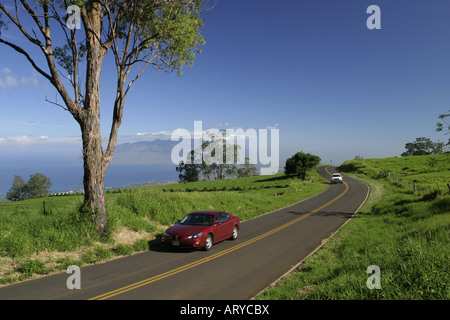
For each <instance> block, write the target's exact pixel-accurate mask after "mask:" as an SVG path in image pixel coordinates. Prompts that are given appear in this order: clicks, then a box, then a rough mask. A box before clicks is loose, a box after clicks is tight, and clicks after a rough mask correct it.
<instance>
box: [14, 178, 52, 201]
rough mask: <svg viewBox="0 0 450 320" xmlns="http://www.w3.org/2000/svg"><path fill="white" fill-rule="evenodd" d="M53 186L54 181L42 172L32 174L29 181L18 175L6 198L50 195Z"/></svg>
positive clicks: (18, 198)
mask: <svg viewBox="0 0 450 320" xmlns="http://www.w3.org/2000/svg"><path fill="white" fill-rule="evenodd" d="M51 187H52V181H51V180H50V179H49V178H47V177H46V176H45V175H43V174H41V173H36V174H32V175H31V176H30V179H29V180H28V182H25V180H23V178H22V177H21V176H17V175H16V176H14V180H13V185H12V187H11V189H10V190H9V191H8V193H7V194H6V198H7V199H8V200H11V201H22V200H26V199H29V198H40V197H44V196H46V195H48V194H49V193H50V188H51Z"/></svg>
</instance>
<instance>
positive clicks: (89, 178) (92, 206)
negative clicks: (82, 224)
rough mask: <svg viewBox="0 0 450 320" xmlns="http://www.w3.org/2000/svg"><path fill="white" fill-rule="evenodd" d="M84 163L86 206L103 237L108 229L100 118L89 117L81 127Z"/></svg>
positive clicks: (104, 165)
mask: <svg viewBox="0 0 450 320" xmlns="http://www.w3.org/2000/svg"><path fill="white" fill-rule="evenodd" d="M81 132H82V140H83V163H84V178H83V184H84V205H85V208H86V207H87V208H89V211H90V213H91V214H92V215H93V218H94V221H95V225H96V226H97V231H98V232H99V234H100V235H103V234H104V232H105V231H106V228H107V216H106V210H105V196H104V180H105V173H106V167H107V166H106V164H105V163H104V162H103V149H102V137H101V134H100V117H99V115H98V116H95V115H89V116H87V117H86V118H85V121H84V122H83V123H82V125H81Z"/></svg>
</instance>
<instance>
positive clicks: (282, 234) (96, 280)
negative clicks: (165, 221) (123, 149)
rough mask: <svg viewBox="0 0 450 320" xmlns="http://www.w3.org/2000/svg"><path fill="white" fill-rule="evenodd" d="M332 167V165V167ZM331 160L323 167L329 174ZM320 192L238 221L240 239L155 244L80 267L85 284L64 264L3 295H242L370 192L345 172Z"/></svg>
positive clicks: (300, 255) (275, 274) (312, 245)
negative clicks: (191, 247) (178, 246)
mask: <svg viewBox="0 0 450 320" xmlns="http://www.w3.org/2000/svg"><path fill="white" fill-rule="evenodd" d="M328 170H329V171H328ZM330 172H331V173H332V172H334V169H333V168H328V169H326V168H325V167H320V168H319V173H320V174H321V175H322V176H324V177H326V178H327V179H329V177H330ZM344 181H345V182H344V184H336V185H330V186H329V188H328V189H327V190H326V191H324V192H322V193H321V194H319V195H316V196H314V197H312V198H310V199H307V200H304V201H302V202H300V203H298V204H295V205H292V206H290V207H287V208H284V209H281V210H278V211H276V212H273V213H271V214H267V215H264V216H261V217H258V218H255V219H252V220H249V221H246V222H243V223H242V224H241V230H240V234H239V237H238V239H237V240H235V241H224V242H222V243H219V244H216V245H215V246H214V247H213V248H212V249H211V251H208V252H204V251H180V250H170V249H169V250H167V249H163V248H155V249H153V250H150V251H148V252H144V253H141V254H136V255H133V256H130V257H125V258H121V259H117V260H113V261H111V262H107V263H104V264H99V265H93V266H86V267H83V268H81V289H79V290H77V289H74V290H69V289H68V288H67V285H66V281H67V279H68V277H69V276H70V275H69V274H66V273H65V272H62V273H59V274H56V275H51V276H46V277H43V278H39V279H35V280H30V281H25V282H22V283H17V284H13V285H10V286H6V287H2V288H0V299H152V300H157V299H164V300H173V299H180V300H191V299H193V300H197V299H198V300H209V299H213V300H245V299H250V298H251V297H253V296H254V295H255V294H257V293H258V292H260V291H261V290H263V289H264V288H265V287H267V286H268V285H270V284H271V283H272V282H273V281H275V280H276V279H277V278H279V277H280V276H281V275H282V274H284V273H285V272H286V271H288V270H289V269H291V268H292V266H294V265H296V264H297V263H298V262H299V261H301V260H303V259H304V258H305V257H306V256H308V255H309V254H310V253H311V252H312V251H313V250H315V249H316V248H317V247H318V246H319V245H320V244H321V242H322V240H324V239H327V238H328V237H329V236H330V235H331V234H332V233H333V232H335V231H336V230H337V229H339V227H340V226H341V225H343V224H344V223H345V222H346V221H347V220H348V219H349V218H350V217H351V216H352V215H353V214H354V213H355V212H356V211H357V210H358V208H359V207H360V206H361V204H362V203H363V202H364V201H365V199H366V197H367V195H368V187H367V186H366V185H365V184H363V183H362V182H360V181H358V180H355V179H351V178H350V177H346V176H345V177H344Z"/></svg>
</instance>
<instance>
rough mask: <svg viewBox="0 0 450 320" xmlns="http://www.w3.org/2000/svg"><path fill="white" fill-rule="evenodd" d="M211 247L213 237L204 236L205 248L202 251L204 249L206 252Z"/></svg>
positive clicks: (209, 235) (210, 235)
mask: <svg viewBox="0 0 450 320" xmlns="http://www.w3.org/2000/svg"><path fill="white" fill-rule="evenodd" d="M212 245H213V236H212V234H208V235H207V236H206V240H205V246H204V247H203V249H205V251H208V250H209V249H211V247H212Z"/></svg>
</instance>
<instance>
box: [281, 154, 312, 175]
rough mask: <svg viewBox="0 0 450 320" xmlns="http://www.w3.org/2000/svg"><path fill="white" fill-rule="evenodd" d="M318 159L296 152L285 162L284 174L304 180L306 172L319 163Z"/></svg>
mask: <svg viewBox="0 0 450 320" xmlns="http://www.w3.org/2000/svg"><path fill="white" fill-rule="evenodd" d="M320 161H321V159H320V157H318V156H316V155H313V154H310V153H304V152H297V153H296V154H295V155H293V156H292V157H290V158H288V159H287V160H286V165H285V167H284V173H285V174H292V175H296V176H297V177H298V178H300V179H302V180H305V179H306V172H307V171H308V170H310V169H312V168H314V167H315V166H317V165H318V164H319V163H320Z"/></svg>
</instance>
